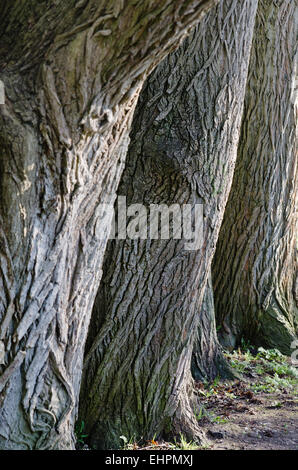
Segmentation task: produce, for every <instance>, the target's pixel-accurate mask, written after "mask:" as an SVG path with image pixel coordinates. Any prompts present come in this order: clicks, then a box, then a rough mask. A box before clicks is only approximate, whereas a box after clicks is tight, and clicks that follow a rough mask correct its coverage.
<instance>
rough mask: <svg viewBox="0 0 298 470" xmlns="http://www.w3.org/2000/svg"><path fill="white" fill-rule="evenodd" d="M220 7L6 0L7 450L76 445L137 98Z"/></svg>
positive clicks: (3, 413)
mask: <svg viewBox="0 0 298 470" xmlns="http://www.w3.org/2000/svg"><path fill="white" fill-rule="evenodd" d="M215 3H216V0H215V1H213V0H212V1H201V2H197V1H195V0H186V1H181V0H180V1H179V0H174V1H170V0H153V1H152V0H137V1H135V2H133V5H132V3H131V2H123V1H122V0H121V1H120V0H114V1H111V0H109V1H107V0H89V1H88V0H80V1H74V0H68V1H65V2H47V1H37V0H32V1H31V2H18V1H6V0H5V1H2V2H1V5H0V18H1V20H0V31H1V46H0V66H1V67H0V70H1V74H0V79H1V80H2V82H3V83H4V86H5V94H6V102H5V105H0V123H1V128H0V194H1V206H0V257H1V270H0V351H1V353H0V448H2V449H33V448H37V449H48V448H49V449H53V448H58V449H63V448H67V449H69V448H73V447H74V436H73V423H74V419H75V416H76V409H77V398H78V392H79V386H80V377H81V369H82V360H83V349H84V343H85V339H86V334H87V329H88V324H89V320H90V314H91V311H92V306H93V303H94V298H95V295H96V292H97V289H98V285H99V282H100V278H101V272H102V271H101V266H102V260H103V254H104V250H105V245H106V241H107V237H108V233H109V230H110V223H111V221H110V220H109V219H107V218H106V217H104V212H103V208H102V206H101V205H100V204H101V203H113V201H114V199H115V191H116V189H117V186H118V182H119V178H120V175H121V172H122V169H123V164H124V158H125V154H126V150H127V146H128V141H129V129H130V122H131V118H132V115H133V111H134V106H135V104H136V100H137V98H138V93H139V91H140V89H141V86H142V84H143V82H144V80H145V78H146V76H147V75H148V73H149V72H150V71H151V70H152V69H153V68H154V67H155V66H156V64H157V63H158V62H159V61H160V60H161V59H162V58H164V57H165V55H166V54H167V53H168V52H169V51H171V50H173V49H174V48H176V47H177V45H178V44H179V40H180V39H181V38H182V37H183V36H184V35H185V33H186V32H187V31H188V30H189V28H190V27H192V26H193V25H195V24H196V23H197V22H198V21H199V19H200V18H201V17H202V15H203V13H205V11H206V9H208V8H209V7H210V6H211V5H213V4H215Z"/></svg>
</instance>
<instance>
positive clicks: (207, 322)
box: [191, 274, 238, 382]
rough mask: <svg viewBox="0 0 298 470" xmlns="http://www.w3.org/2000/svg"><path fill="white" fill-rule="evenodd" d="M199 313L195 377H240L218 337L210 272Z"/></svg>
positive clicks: (197, 378) (193, 361)
mask: <svg viewBox="0 0 298 470" xmlns="http://www.w3.org/2000/svg"><path fill="white" fill-rule="evenodd" d="M199 314H200V321H199V327H198V330H197V337H196V338H195V341H194V348H193V353H192V361H191V372H192V376H193V378H194V379H195V380H196V381H197V382H198V381H202V380H208V381H209V382H211V381H212V380H214V379H215V378H217V377H220V378H222V379H233V378H235V377H236V376H237V377H238V374H237V373H236V372H235V370H233V369H232V367H231V366H230V365H229V363H228V361H227V360H226V359H225V357H224V355H223V352H222V348H221V346H220V344H219V341H218V339H217V331H216V322H215V311H214V299H213V287H212V280H211V275H210V274H209V278H208V281H207V284H206V288H205V293H204V297H203V302H202V306H201V308H200V310H199Z"/></svg>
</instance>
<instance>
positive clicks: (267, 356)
mask: <svg viewBox="0 0 298 470" xmlns="http://www.w3.org/2000/svg"><path fill="white" fill-rule="evenodd" d="M226 356H227V358H228V360H229V361H230V364H231V366H232V367H233V368H235V369H236V370H237V371H238V372H240V373H241V374H243V375H245V374H248V375H249V374H252V375H253V377H255V381H254V382H252V383H251V388H252V390H253V391H254V392H256V393H258V392H263V393H278V392H283V391H284V390H287V391H290V392H291V393H292V394H293V395H294V396H296V395H297V394H298V370H297V369H296V368H294V367H293V366H291V365H290V364H289V359H288V358H287V357H286V356H284V355H283V354H281V353H280V352H279V351H278V350H277V349H269V350H266V349H264V348H259V349H258V351H257V354H255V355H253V354H252V353H251V352H250V350H249V347H246V348H245V351H241V350H240V349H239V350H238V351H234V352H233V353H227V354H226Z"/></svg>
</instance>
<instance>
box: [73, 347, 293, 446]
mask: <svg viewBox="0 0 298 470" xmlns="http://www.w3.org/2000/svg"><path fill="white" fill-rule="evenodd" d="M252 350H253V348H252ZM225 355H226V357H227V359H228V360H229V362H230V364H231V366H232V367H233V368H234V369H235V371H236V372H237V373H238V374H241V379H240V380H239V379H235V380H233V381H221V380H220V379H215V380H214V381H213V382H212V383H208V382H196V383H195V388H196V393H197V395H198V398H199V403H200V408H199V409H198V410H197V413H196V417H197V419H198V421H199V423H200V426H202V428H203V429H204V430H205V431H206V436H207V438H208V441H209V444H208V445H206V446H204V447H200V446H198V445H196V443H194V442H188V441H187V440H186V439H185V438H184V436H180V438H179V439H177V440H176V441H175V442H165V441H162V440H159V439H158V438H156V437H155V436H152V440H151V441H146V442H135V441H134V439H133V438H131V437H130V436H122V440H123V449H126V450H150V451H152V450H165V451H168V450H297V449H298V370H297V369H296V368H294V367H292V365H291V360H290V358H287V357H286V356H283V355H282V354H280V353H279V351H278V350H276V349H275V350H264V349H263V348H259V349H258V350H254V351H253V352H251V350H250V349H249V347H244V348H243V350H242V351H241V350H240V349H239V350H237V351H234V352H233V353H226V354H225ZM79 430H80V432H78V441H79V442H78V444H77V448H78V449H82V448H85V449H88V446H87V445H86V444H85V442H84V438H87V437H88V436H85V435H84V429H83V424H82V423H80V426H79Z"/></svg>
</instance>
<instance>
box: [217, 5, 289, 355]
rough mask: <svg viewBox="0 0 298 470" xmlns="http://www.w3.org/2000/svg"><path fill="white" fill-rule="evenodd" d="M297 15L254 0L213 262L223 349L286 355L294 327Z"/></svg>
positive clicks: (276, 6) (287, 7)
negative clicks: (231, 168) (236, 139)
mask: <svg viewBox="0 0 298 470" xmlns="http://www.w3.org/2000/svg"><path fill="white" fill-rule="evenodd" d="M295 12H297V2H296V1H292V0H278V1H275V2H271V1H269V0H261V1H260V2H259V8H258V13H257V20H256V27H255V35H254V42H253V49H252V56H251V61H250V70H249V78H248V85H247V93H246V97H245V107H244V118H243V125H242V130H241V137H240V145H239V150H238V158H237V165H236V169H235V175H234V180H233V185H232V189H231V193H230V196H229V201H228V204H227V208H226V211H225V217H224V221H223V225H222V228H221V232H220V237H219V241H218V245H217V250H216V256H215V261H214V266H213V281H214V290H215V292H214V295H215V308H216V315H217V321H218V324H219V325H221V329H220V330H219V337H220V340H221V342H222V344H223V345H224V346H225V347H228V348H233V347H235V346H237V345H238V344H239V343H240V340H241V338H242V337H244V338H245V339H246V340H250V341H251V342H252V343H253V344H255V345H256V346H260V345H262V346H265V347H270V348H278V349H279V350H280V351H281V352H283V353H285V354H289V353H290V352H291V348H290V345H291V342H292V341H293V340H294V338H295V328H296V330H297V271H296V273H295V270H297V250H296V247H295V243H296V240H295V237H296V235H297V215H296V214H295V210H296V211H297V151H296V149H297V147H296V145H297V100H296V103H295V94H294V93H295V65H296V64H297V55H296V58H295V52H296V51H297V42H296V41H297V19H296V20H295ZM296 18H297V16H296ZM295 258H296V259H295ZM295 279H296V281H295ZM295 284H296V286H295ZM295 291H296V293H295ZM295 323H296V325H295Z"/></svg>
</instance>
